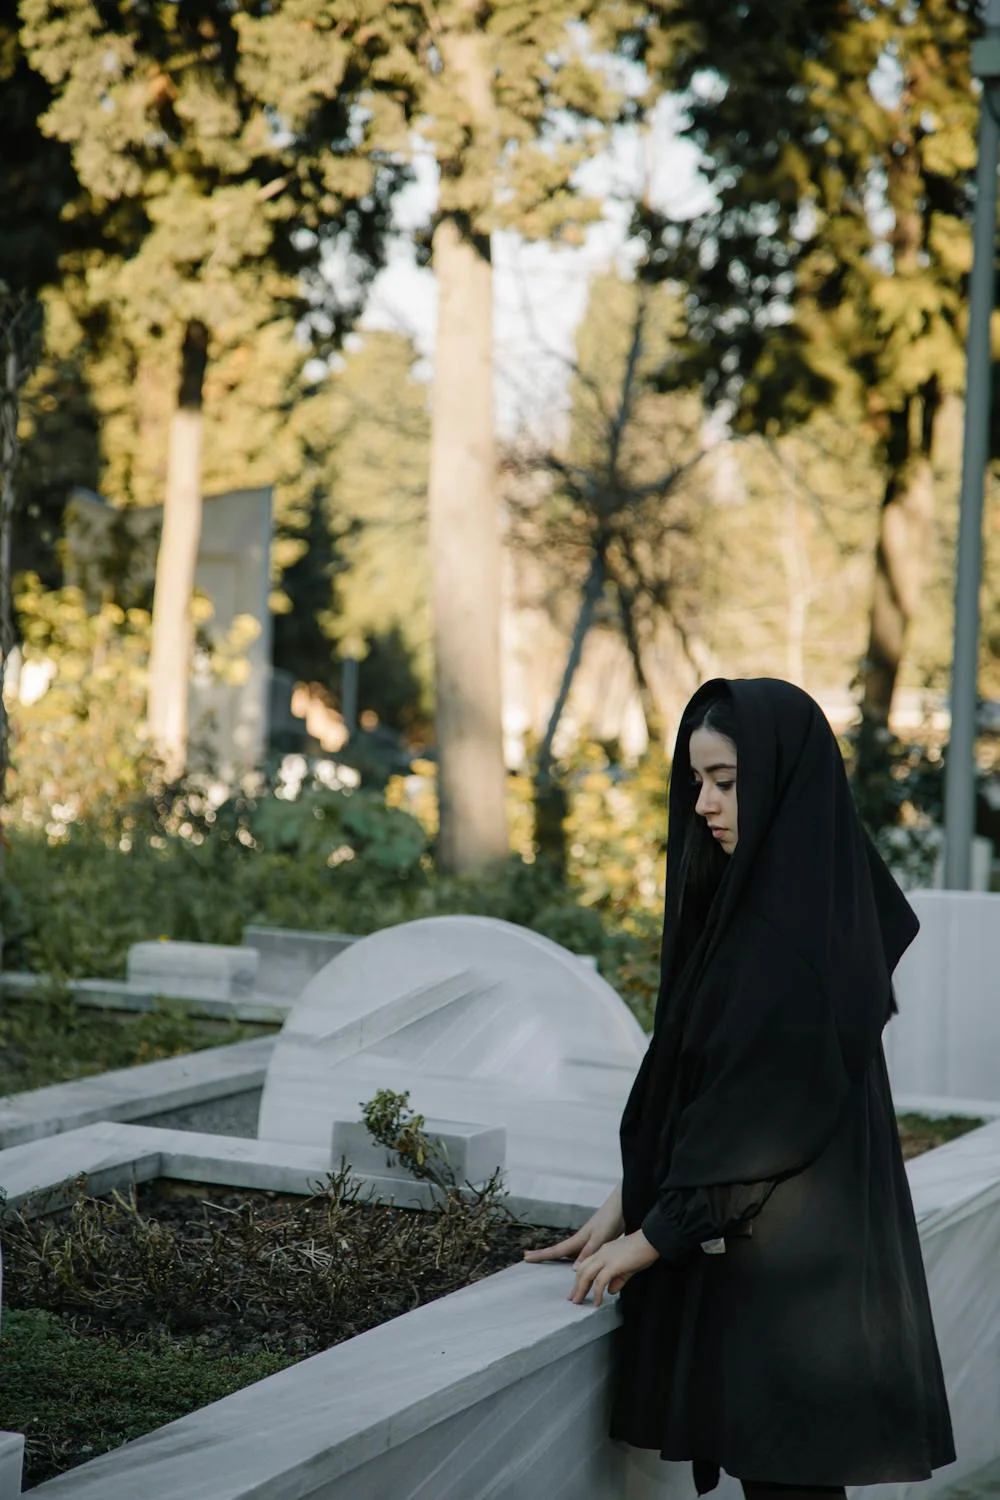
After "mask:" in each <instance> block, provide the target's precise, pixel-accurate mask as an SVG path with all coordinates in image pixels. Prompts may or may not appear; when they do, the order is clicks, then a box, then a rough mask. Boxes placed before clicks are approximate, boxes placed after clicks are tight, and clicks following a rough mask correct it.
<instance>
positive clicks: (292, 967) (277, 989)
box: [243, 926, 358, 1000]
mask: <svg viewBox="0 0 1000 1500" xmlns="http://www.w3.org/2000/svg"><path fill="white" fill-rule="evenodd" d="M357 941H358V939H357V938H356V937H354V936H353V935H352V934H351V933H348V932H297V931H295V930H293V929H291V928H284V927H256V926H249V927H244V929H243V946H244V947H245V948H254V949H256V951H257V952H258V953H259V954H260V964H259V967H258V969H257V988H258V990H259V991H260V993H261V994H262V995H277V996H280V997H281V998H282V999H285V1000H297V999H298V998H299V996H300V995H301V993H302V991H303V990H304V989H305V987H306V985H307V984H308V983H309V981H310V979H312V977H313V975H314V974H318V973H319V971H320V969H324V968H325V967H326V965H327V964H328V963H330V961H331V959H334V958H336V957H337V955H338V954H339V953H343V951H344V949H345V948H349V947H350V946H351V944H352V943H356V942H357Z"/></svg>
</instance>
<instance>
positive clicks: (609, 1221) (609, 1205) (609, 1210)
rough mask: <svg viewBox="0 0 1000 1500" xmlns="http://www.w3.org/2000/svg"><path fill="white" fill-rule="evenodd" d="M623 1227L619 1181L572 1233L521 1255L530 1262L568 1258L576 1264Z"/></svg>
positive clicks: (618, 1232)
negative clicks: (541, 1248)
mask: <svg viewBox="0 0 1000 1500" xmlns="http://www.w3.org/2000/svg"><path fill="white" fill-rule="evenodd" d="M624 1228H625V1220H624V1219H623V1218H622V1190H621V1184H619V1185H618V1187H616V1188H615V1190H614V1192H613V1193H611V1194H610V1196H609V1197H608V1198H607V1199H606V1200H605V1202H604V1203H602V1204H601V1206H600V1208H599V1209H598V1210H597V1212H596V1213H595V1214H591V1216H590V1218H589V1219H588V1220H587V1222H586V1224H584V1226H583V1228H582V1229H578V1230H577V1231H576V1234H571V1235H570V1236H569V1238H568V1239H565V1240H560V1241H559V1243H558V1245H546V1246H545V1249H544V1250H525V1252H524V1258H525V1260H530V1261H542V1260H572V1261H573V1262H574V1264H575V1265H579V1264H580V1262H581V1261H582V1260H584V1259H585V1258H586V1257H587V1256H588V1255H593V1254H594V1252H595V1250H599V1249H600V1248H601V1246H602V1245H606V1244H607V1243H608V1241H609V1240H616V1239H618V1237H619V1235H620V1234H621V1232H622V1230H623V1229H624Z"/></svg>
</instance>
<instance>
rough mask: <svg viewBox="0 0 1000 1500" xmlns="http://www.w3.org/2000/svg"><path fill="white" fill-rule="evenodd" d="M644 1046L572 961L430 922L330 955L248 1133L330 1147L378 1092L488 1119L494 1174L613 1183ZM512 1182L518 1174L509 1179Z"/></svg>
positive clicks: (622, 1010)
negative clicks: (503, 1148)
mask: <svg viewBox="0 0 1000 1500" xmlns="http://www.w3.org/2000/svg"><path fill="white" fill-rule="evenodd" d="M644 1050H645V1039H644V1037H643V1033H642V1030H641V1028H640V1027H639V1025H638V1023H637V1021H636V1020H635V1018H634V1017H633V1015H632V1014H631V1012H630V1011H629V1010H628V1008H627V1007H626V1005H625V1004H624V1002H623V1001H622V1000H621V999H620V998H619V997H618V995H617V994H616V993H615V991H614V990H613V989H612V988H611V986H610V985H609V984H607V983H606V981H605V980H603V979H602V978H601V977H600V975H599V974H597V973H595V971H594V970H593V969H592V968H591V967H590V966H589V965H587V964H586V963H584V962H582V961H581V960H580V959H579V958H577V957H576V956H575V955H574V954H572V953H568V952H567V951H566V950H565V949H563V948H560V947H559V946H558V945H557V944H556V943H552V942H550V941H549V940H548V939H547V938H544V937H540V936H539V935H538V934H537V933H534V932H530V931H528V930H527V929H526V928H522V927H516V926H513V925H512V924H511V923H508V922H501V921H497V920H496V919H494V918H490V917H472V916H456V917H430V918H426V919H424V920H421V921H417V922H408V923H404V924H403V925H401V926H398V927H391V928H386V929H383V930H382V931H381V932H377V933H375V934H374V935H373V936H371V937H368V938H364V939H362V940H360V941H358V942H355V943H352V944H351V946H350V947H349V948H347V949H345V950H344V952H343V953H341V954H340V955H339V956H338V957H336V958H334V959H333V960H332V961H331V962H330V963H329V964H328V965H327V966H326V967H325V968H324V969H322V970H321V971H320V973H318V974H317V975H316V976H315V977H314V978H313V979H312V980H311V981H310V982H309V984H308V985H307V986H306V988H305V990H304V991H303V992H302V996H301V998H300V999H299V1001H298V1003H297V1004H296V1006H295V1007H294V1009H293V1010H292V1012H291V1014H290V1015H289V1017H288V1019H287V1021H286V1022H285V1025H284V1027H283V1028H282V1031H281V1034H280V1036H279V1038H278V1040H277V1043H276V1045H275V1049H274V1052H273V1054H272V1058H271V1062H270V1064H269V1066H268V1071H267V1079H266V1082H265V1085H264V1092H263V1097H262V1099H261V1107H260V1120H259V1132H258V1133H259V1135H260V1136H261V1138H264V1139H269V1140H279V1141H294V1142H298V1143H300V1144H303V1145H314V1146H328V1145H329V1143H330V1140H331V1132H332V1127H333V1123H334V1121H335V1120H356V1119H358V1118H359V1116H360V1106H361V1104H362V1103H363V1102H364V1101H366V1100H368V1099H370V1098H371V1097H372V1096H373V1095H374V1094H375V1093H376V1091H377V1090H379V1089H383V1088H389V1089H394V1090H397V1091H402V1090H408V1091H409V1094H410V1103H411V1106H412V1107H413V1108H414V1109H416V1110H418V1111H419V1112H420V1113H421V1114H423V1115H425V1116H427V1117H428V1118H434V1119H436V1120H440V1121H447V1120H458V1121H464V1122H475V1123H479V1124H484V1125H502V1126H503V1127H505V1129H506V1132H507V1154H506V1167H507V1171H508V1173H509V1174H511V1179H512V1182H513V1180H514V1178H515V1177H516V1176H517V1175H518V1174H525V1173H527V1174H535V1173H540V1174H545V1175H548V1174H555V1175H562V1176H569V1177H574V1178H588V1179H591V1180H596V1181H601V1182H605V1181H606V1182H608V1183H611V1182H613V1181H614V1180H615V1179H616V1178H617V1177H618V1175H619V1173H620V1167H619V1148H618V1122H619V1117H620V1115H621V1109H622V1105H623V1104H624V1101H625V1098H626V1097H627V1094H628V1090H629V1087H630V1085H631V1082H632V1079H633V1077H634V1076H635V1071H636V1068H637V1067H638V1064H639V1062H640V1060H641V1058H642V1055H643V1052H644ZM522 1180H523V1177H522Z"/></svg>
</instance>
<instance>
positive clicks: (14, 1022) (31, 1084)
mask: <svg viewBox="0 0 1000 1500" xmlns="http://www.w3.org/2000/svg"><path fill="white" fill-rule="evenodd" d="M269 1029H270V1028H267V1027H263V1026H246V1025H242V1024H240V1023H238V1022H236V1021H199V1020H196V1019H194V1018H193V1017H191V1016H189V1015H187V1014H186V1012H185V1010H184V1007H183V1006H178V1005H167V1004H161V1005H160V1006H159V1007H158V1008H157V1009H156V1010H153V1011H149V1012H146V1013H143V1014H140V1015H134V1014H128V1015H121V1016H119V1015H105V1014H104V1013H103V1012H101V1011H99V1010H91V1009H87V1008H85V1007H82V1006H78V1005H77V1004H76V1002H75V1001H74V1000H73V999H72V998H71V997H70V996H69V995H68V994H67V993H66V991H65V990H62V989H60V988H59V986H58V984H55V983H54V984H53V985H51V986H50V987H47V988H46V989H45V990H43V991H42V992H41V993H39V992H38V991H37V990H34V991H32V992H30V993H28V994H25V995H23V996H14V995H12V994H10V993H9V992H5V994H4V996H3V999H2V1001H0V1094H15V1093H21V1092H22V1091H23V1090H25V1089H39V1088H44V1087H46V1086H47V1085H48V1084H50V1083H69V1082H71V1081H72V1080H73V1079H74V1078H89V1077H92V1076H93V1075H94V1074H96V1073H107V1072H109V1071H110V1070H111V1069H114V1068H134V1067H139V1066H140V1065H141V1064H143V1063H150V1062H158V1061H159V1060H160V1059H161V1058H165V1057H182V1056H183V1055H184V1054H185V1053H187V1052H197V1051H200V1050H201V1049H202V1048H203V1047H222V1046H226V1045H227V1044H229V1043H231V1042H243V1041H247V1040H249V1038H250V1037H252V1036H258V1035H263V1034H265V1033H266V1032H267V1031H268V1030H269Z"/></svg>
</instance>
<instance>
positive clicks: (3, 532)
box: [0, 307, 21, 970]
mask: <svg viewBox="0 0 1000 1500" xmlns="http://www.w3.org/2000/svg"><path fill="white" fill-rule="evenodd" d="M15 317H16V314H15ZM0 332H2V333H3V335H4V337H2V338H0V884H2V881H3V876H4V856H5V839H4V822H5V821H6V812H7V771H8V755H9V747H10V728H9V725H8V723H7V707H6V704H5V702H4V685H5V682H6V676H7V662H8V661H9V659H10V653H11V651H12V650H13V648H14V617H13V605H12V599H11V539H12V532H13V525H14V470H15V468H16V467H17V414H18V390H19V387H20V383H21V382H20V370H19V369H18V358H17V348H16V340H15V337H14V320H13V318H11V319H8V316H7V309H6V308H5V307H4V308H2V309H0ZM2 923H3V913H2V911H0V970H2V969H3V939H4V934H3V925H2Z"/></svg>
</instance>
